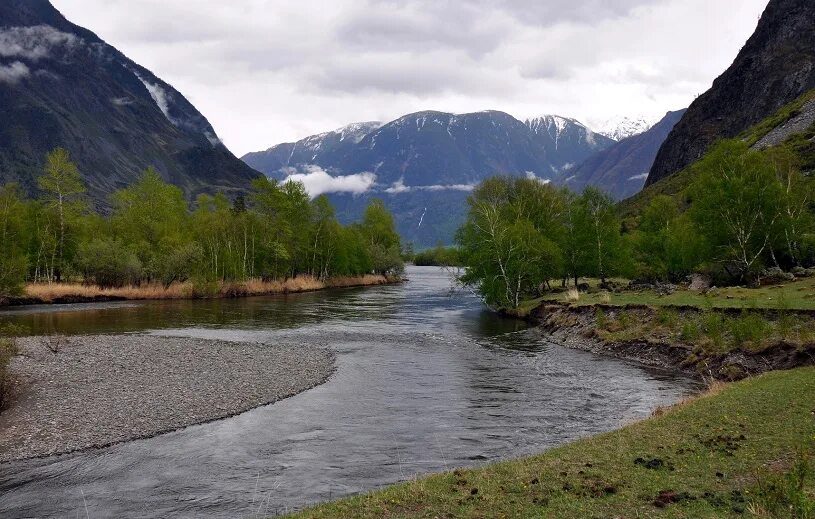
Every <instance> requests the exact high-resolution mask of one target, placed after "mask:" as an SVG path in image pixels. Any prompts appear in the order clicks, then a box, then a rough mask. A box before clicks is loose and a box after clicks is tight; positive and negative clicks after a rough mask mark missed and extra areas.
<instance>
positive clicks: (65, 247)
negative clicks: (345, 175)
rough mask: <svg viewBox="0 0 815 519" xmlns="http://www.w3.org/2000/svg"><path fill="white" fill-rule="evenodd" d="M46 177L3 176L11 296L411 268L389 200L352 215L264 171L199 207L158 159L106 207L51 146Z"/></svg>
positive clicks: (234, 289)
mask: <svg viewBox="0 0 815 519" xmlns="http://www.w3.org/2000/svg"><path fill="white" fill-rule="evenodd" d="M38 186H39V189H40V196H39V197H38V198H37V199H35V200H26V199H24V198H23V197H22V195H21V192H20V190H19V189H18V187H17V186H16V185H14V184H7V185H4V186H0V299H3V297H6V298H8V297H15V296H18V297H19V296H24V295H28V296H29V297H32V298H34V299H37V300H41V301H50V300H53V299H58V298H59V297H64V296H68V295H72V294H73V295H80V296H86V297H92V296H94V295H99V294H104V295H107V296H110V295H112V296H118V297H124V298H140V299H145V298H173V297H192V296H214V295H225V296H234V295H246V294H256V293H271V292H278V291H289V290H294V291H300V290H308V289H317V288H322V287H325V286H344V285H350V284H355V283H359V284H365V283H368V284H372V283H376V282H382V280H383V278H382V276H383V275H389V274H398V273H399V272H400V271H401V269H402V261H401V258H400V239H399V236H398V234H397V233H396V231H395V229H394V224H393V218H392V217H391V215H390V213H388V211H387V210H386V209H385V207H384V205H383V204H382V203H381V201H373V202H371V203H370V205H369V206H368V208H367V209H366V211H365V214H364V218H363V220H362V221H361V222H360V223H358V224H354V225H349V226H343V225H340V224H339V223H338V222H337V219H336V217H335V213H334V208H333V207H332V206H331V203H330V202H329V201H328V199H327V198H326V197H324V196H321V197H317V198H316V199H314V200H310V199H309V196H308V194H307V193H306V191H305V188H304V186H303V185H302V184H300V183H295V182H286V183H283V184H280V183H278V182H276V181H274V180H268V179H266V178H259V179H257V180H255V181H254V182H253V184H252V189H251V192H249V193H248V194H247V195H245V196H244V195H238V196H237V197H236V198H235V199H234V200H229V199H228V198H227V197H226V196H225V195H223V194H218V195H215V196H210V195H200V196H199V197H198V198H197V200H196V201H195V204H194V205H193V207H192V208H190V206H189V205H188V203H187V201H186V200H185V199H184V197H183V195H182V192H181V190H180V189H178V188H177V187H175V186H173V185H170V184H168V183H166V182H164V181H163V180H162V179H161V177H159V175H158V173H157V172H156V171H155V170H153V169H148V170H147V171H145V172H144V174H143V175H142V176H141V178H140V179H139V180H138V181H137V182H136V183H135V184H133V185H131V186H128V187H126V188H123V189H120V190H119V191H117V192H115V193H114V194H113V195H112V197H111V199H110V212H109V214H104V215H103V214H100V213H99V212H97V211H95V210H94V209H93V207H92V206H91V205H90V203H89V201H88V199H87V198H86V196H85V186H84V185H83V182H82V179H81V175H80V173H79V171H78V169H77V167H76V165H75V164H74V163H72V162H71V160H70V157H69V155H68V153H67V152H66V151H65V150H62V149H57V150H54V151H53V152H51V153H49V154H48V157H47V160H46V166H45V171H44V173H43V175H42V176H41V177H40V178H39V179H38ZM371 274H377V275H378V276H377V277H373V276H371V277H368V278H366V277H365V276H366V275H371ZM70 283H73V286H71V285H70ZM26 284H28V286H26Z"/></svg>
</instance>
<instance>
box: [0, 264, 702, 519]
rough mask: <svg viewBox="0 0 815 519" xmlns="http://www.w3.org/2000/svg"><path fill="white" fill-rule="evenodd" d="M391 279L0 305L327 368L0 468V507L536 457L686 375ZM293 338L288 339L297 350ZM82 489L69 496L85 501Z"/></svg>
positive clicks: (129, 498)
mask: <svg viewBox="0 0 815 519" xmlns="http://www.w3.org/2000/svg"><path fill="white" fill-rule="evenodd" d="M409 277H410V279H411V281H410V282H409V283H407V284H405V285H397V286H386V287H374V288H367V289H350V290H338V291H330V292H320V293H311V294H298V295H290V296H280V297H263V298H249V299H239V300H213V301H171V302H158V303H136V304H133V303H121V304H118V303H117V304H102V305H94V306H92V307H89V306H87V305H68V306H63V307H59V308H57V307H48V308H26V309H17V310H13V311H5V312H0V322H3V321H11V322H15V323H17V324H23V325H25V326H28V327H29V328H30V329H31V330H32V332H34V333H50V332H54V331H56V332H60V333H74V334H77V333H112V332H116V333H120V332H134V331H145V332H149V333H157V334H165V335H185V336H197V337H217V338H224V339H230V340H251V341H260V342H264V343H285V344H293V345H297V344H318V345H326V346H328V347H331V348H332V349H333V350H334V351H336V352H337V368H338V369H337V372H336V374H335V375H334V376H333V377H332V378H331V380H330V381H329V382H328V383H326V384H324V385H322V386H320V387H318V388H315V389H313V390H311V391H307V392H305V393H302V394H300V395H297V396H296V397H293V398H291V399H288V400H285V401H283V402H280V403H278V404H275V405H272V406H267V407H263V408H259V409H256V410H254V411H250V412H248V413H244V414H242V415H240V416H238V417H235V418H230V419H227V420H223V421H220V422H216V423H212V424H207V425H202V426H196V427H190V428H187V429H184V430H182V431H178V432H176V433H171V434H166V435H162V436H159V437H156V438H152V439H148V440H142V441H136V442H131V443H127V444H123V445H120V446H115V447H111V448H107V449H102V450H99V451H93V452H88V453H83V454H78V455H74V456H63V457H59V458H53V459H47V460H33V461H27V462H20V463H13V464H6V465H0V516H2V517H64V516H74V515H75V514H76V513H78V512H81V513H82V514H84V510H85V508H84V506H85V504H86V503H87V506H88V510H89V515H90V516H91V517H168V516H172V517H197V516H207V517H250V516H254V515H257V514H258V513H267V514H271V513H277V512H280V511H285V510H286V509H287V508H290V507H296V506H302V505H303V504H306V503H311V502H315V501H320V500H325V499H329V498H335V497H338V496H340V495H344V494H349V493H355V492H361V491H365V490H369V489H372V488H376V487H379V486H381V485H384V484H389V483H393V482H397V481H401V480H405V479H408V478H410V477H412V476H414V475H416V474H424V473H427V472H431V471H438V470H444V469H446V468H450V467H454V466H466V465H473V464H478V463H484V462H486V461H494V460H499V459H502V458H506V457H510V456H518V455H522V454H528V453H532V452H537V451H540V450H542V449H545V448H547V447H551V446H553V445H558V444H561V443H563V442H566V441H569V440H572V439H575V438H578V437H581V436H584V435H587V434H594V433H597V432H601V431H606V430H609V429H611V428H614V427H618V426H619V425H620V424H622V423H624V422H626V421H630V420H634V419H637V418H641V417H644V416H646V415H647V414H648V413H649V412H650V410H651V409H653V408H654V407H655V406H657V405H663V404H666V403H669V402H671V401H674V400H676V399H677V398H680V397H681V396H683V395H685V394H686V393H687V392H688V391H690V390H691V389H692V387H693V384H692V383H691V382H690V381H687V380H684V379H681V378H674V377H672V376H667V375H665V374H660V373H655V372H652V371H648V370H645V369H642V368H640V367H637V366H633V365H630V364H627V363H624V362H621V361H618V360H615V359H610V358H604V357H597V356H594V355H591V354H588V353H584V352H579V351H574V350H568V349H564V348H560V347H558V346H555V345H552V344H549V343H547V341H546V337H545V336H543V335H542V334H541V333H540V332H539V331H538V330H536V329H526V326H525V324H524V323H522V322H520V321H515V320H508V319H503V318H500V317H498V316H495V315H493V314H491V313H489V312H485V311H484V310H483V309H482V307H481V305H480V304H479V302H478V301H477V300H476V299H475V298H474V297H472V296H471V295H469V294H467V293H464V292H461V291H452V292H451V290H450V279H449V274H448V273H446V272H444V271H443V270H440V269H434V268H413V269H411V270H410V271H409ZM294 347H296V346H294ZM83 496H84V501H83Z"/></svg>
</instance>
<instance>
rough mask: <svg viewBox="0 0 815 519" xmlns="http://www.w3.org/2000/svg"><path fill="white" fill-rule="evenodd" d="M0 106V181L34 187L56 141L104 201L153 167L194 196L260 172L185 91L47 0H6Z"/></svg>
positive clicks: (239, 186) (0, 30)
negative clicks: (223, 139) (222, 136)
mask: <svg viewBox="0 0 815 519" xmlns="http://www.w3.org/2000/svg"><path fill="white" fill-rule="evenodd" d="M0 113H2V124H0V182H9V181H16V182H19V183H20V184H21V185H22V186H23V187H24V188H25V189H26V190H27V191H29V192H33V191H34V188H35V184H36V183H35V178H36V176H38V175H39V174H40V173H41V171H42V166H43V163H44V158H45V154H46V153H47V152H48V151H50V150H52V149H53V148H55V147H58V146H61V147H64V148H66V149H67V150H68V151H69V152H70V153H71V157H72V158H73V159H74V161H75V162H77V164H78V165H79V169H80V171H81V172H82V175H83V177H84V180H85V182H86V183H87V185H88V190H89V194H90V195H91V197H93V198H94V199H95V200H96V201H97V202H98V203H99V204H100V205H104V203H105V202H104V201H105V200H106V197H107V195H108V194H109V193H111V192H112V191H114V190H116V189H118V188H121V187H123V186H125V185H127V184H129V183H131V182H133V181H134V180H135V179H137V178H138V176H139V175H140V174H141V172H142V171H143V170H144V169H146V168H147V167H148V166H154V167H155V168H156V169H157V170H158V171H159V173H160V174H161V176H162V177H163V178H164V179H165V180H167V181H169V182H172V183H173V184H176V185H178V186H179V187H181V188H182V189H183V191H184V192H185V194H186V195H187V196H188V197H190V198H192V197H194V196H195V195H197V194H198V193H202V192H213V191H226V192H230V191H235V190H243V189H245V188H247V187H248V185H249V182H250V181H251V179H253V178H256V177H257V176H258V175H259V173H257V172H256V171H254V170H253V169H252V168H250V167H249V166H247V165H246V164H245V163H243V162H241V161H240V160H238V159H237V158H236V157H235V156H234V155H233V154H232V153H231V152H230V151H229V150H228V149H227V148H226V147H225V146H224V145H223V143H221V141H220V139H219V138H218V136H217V134H216V133H215V130H214V129H213V128H212V126H211V125H210V124H209V122H208V121H207V119H206V118H205V117H204V116H203V115H202V114H201V113H200V112H198V110H196V109H195V107H193V106H192V104H190V103H189V101H187V100H186V99H185V98H184V96H183V95H181V93H179V92H178V91H176V90H175V89H174V88H173V87H171V86H170V85H168V84H167V83H165V82H164V81H162V80H161V79H159V78H157V77H156V76H155V75H154V74H153V73H152V72H150V71H149V70H147V69H145V68H144V67H141V66H139V65H138V64H137V63H134V62H133V61H131V60H130V59H128V58H127V57H126V56H125V55H124V54H122V53H121V52H119V51H118V50H116V49H115V48H113V47H111V46H110V45H108V44H106V43H105V42H104V41H102V40H101V39H99V37H97V36H96V35H95V34H94V33H92V32H90V31H88V30H86V29H83V28H82V27H79V26H76V25H74V24H72V23H70V22H69V21H68V20H66V19H65V18H64V17H63V16H62V14H60V13H59V11H57V10H56V9H55V8H54V7H53V6H52V5H51V3H50V2H48V1H47V0H3V2H2V3H0Z"/></svg>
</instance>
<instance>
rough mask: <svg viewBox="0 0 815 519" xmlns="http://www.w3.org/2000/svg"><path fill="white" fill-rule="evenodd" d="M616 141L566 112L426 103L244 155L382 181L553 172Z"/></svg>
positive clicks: (262, 165)
mask: <svg viewBox="0 0 815 519" xmlns="http://www.w3.org/2000/svg"><path fill="white" fill-rule="evenodd" d="M611 144H613V141H611V140H610V139H608V138H606V137H603V136H600V135H597V134H595V133H594V132H592V131H591V130H589V129H587V128H586V127H585V126H584V125H582V124H581V123H579V122H577V121H575V120H573V119H567V118H564V117H558V116H544V117H541V118H538V119H533V120H530V121H527V122H526V123H523V122H521V121H519V120H517V119H515V118H514V117H512V116H511V115H509V114H506V113H504V112H498V111H485V112H476V113H469V114H451V113H445V112H435V111H425V112H417V113H413V114H409V115H405V116H403V117H400V118H398V119H396V120H394V121H391V122H389V123H387V124H380V123H356V124H354V125H350V126H346V127H343V128H340V129H338V130H334V131H331V132H327V133H322V134H318V135H313V136H311V137H306V138H305V139H302V140H300V141H297V142H294V143H285V144H278V145H276V146H273V147H271V148H269V149H268V150H266V151H262V152H256V153H249V154H247V155H245V156H244V157H243V160H244V161H245V162H246V163H247V164H249V165H250V166H252V167H254V168H256V169H258V170H259V171H261V172H263V173H265V174H267V175H270V176H275V177H279V178H284V176H285V175H286V174H288V173H290V172H291V168H295V169H297V170H302V169H303V168H304V167H306V166H320V167H321V168H324V169H325V170H327V171H330V172H332V173H333V174H337V175H350V174H356V173H361V172H374V173H376V175H377V178H378V181H379V183H380V184H388V185H389V184H393V183H396V182H400V181H402V182H404V184H405V185H408V186H422V185H441V184H455V185H462V184H472V183H478V182H480V181H481V180H483V179H484V178H486V177H488V176H491V175H495V174H502V173H504V174H511V175H525V174H527V172H531V173H533V174H535V175H536V176H539V177H541V178H547V179H548V178H553V177H554V175H555V174H556V173H558V172H559V171H560V170H561V169H563V168H564V167H566V166H568V165H573V164H575V163H578V162H580V161H582V160H585V159H586V158H587V157H588V156H590V155H592V154H593V153H595V152H597V151H600V150H602V149H604V148H606V147H608V146H610V145H611Z"/></svg>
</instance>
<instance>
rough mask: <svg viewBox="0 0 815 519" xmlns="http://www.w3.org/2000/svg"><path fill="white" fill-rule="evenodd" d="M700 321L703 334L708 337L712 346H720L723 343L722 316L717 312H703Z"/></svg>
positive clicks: (723, 324) (723, 328) (723, 325)
mask: <svg viewBox="0 0 815 519" xmlns="http://www.w3.org/2000/svg"><path fill="white" fill-rule="evenodd" d="M701 321H702V330H703V331H704V332H705V335H707V336H708V337H709V338H710V341H711V342H712V343H713V345H714V346H716V347H717V348H721V347H722V346H723V345H724V332H725V322H724V318H723V317H722V316H721V314H719V313H717V312H705V313H704V314H703V315H702V319H701Z"/></svg>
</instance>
